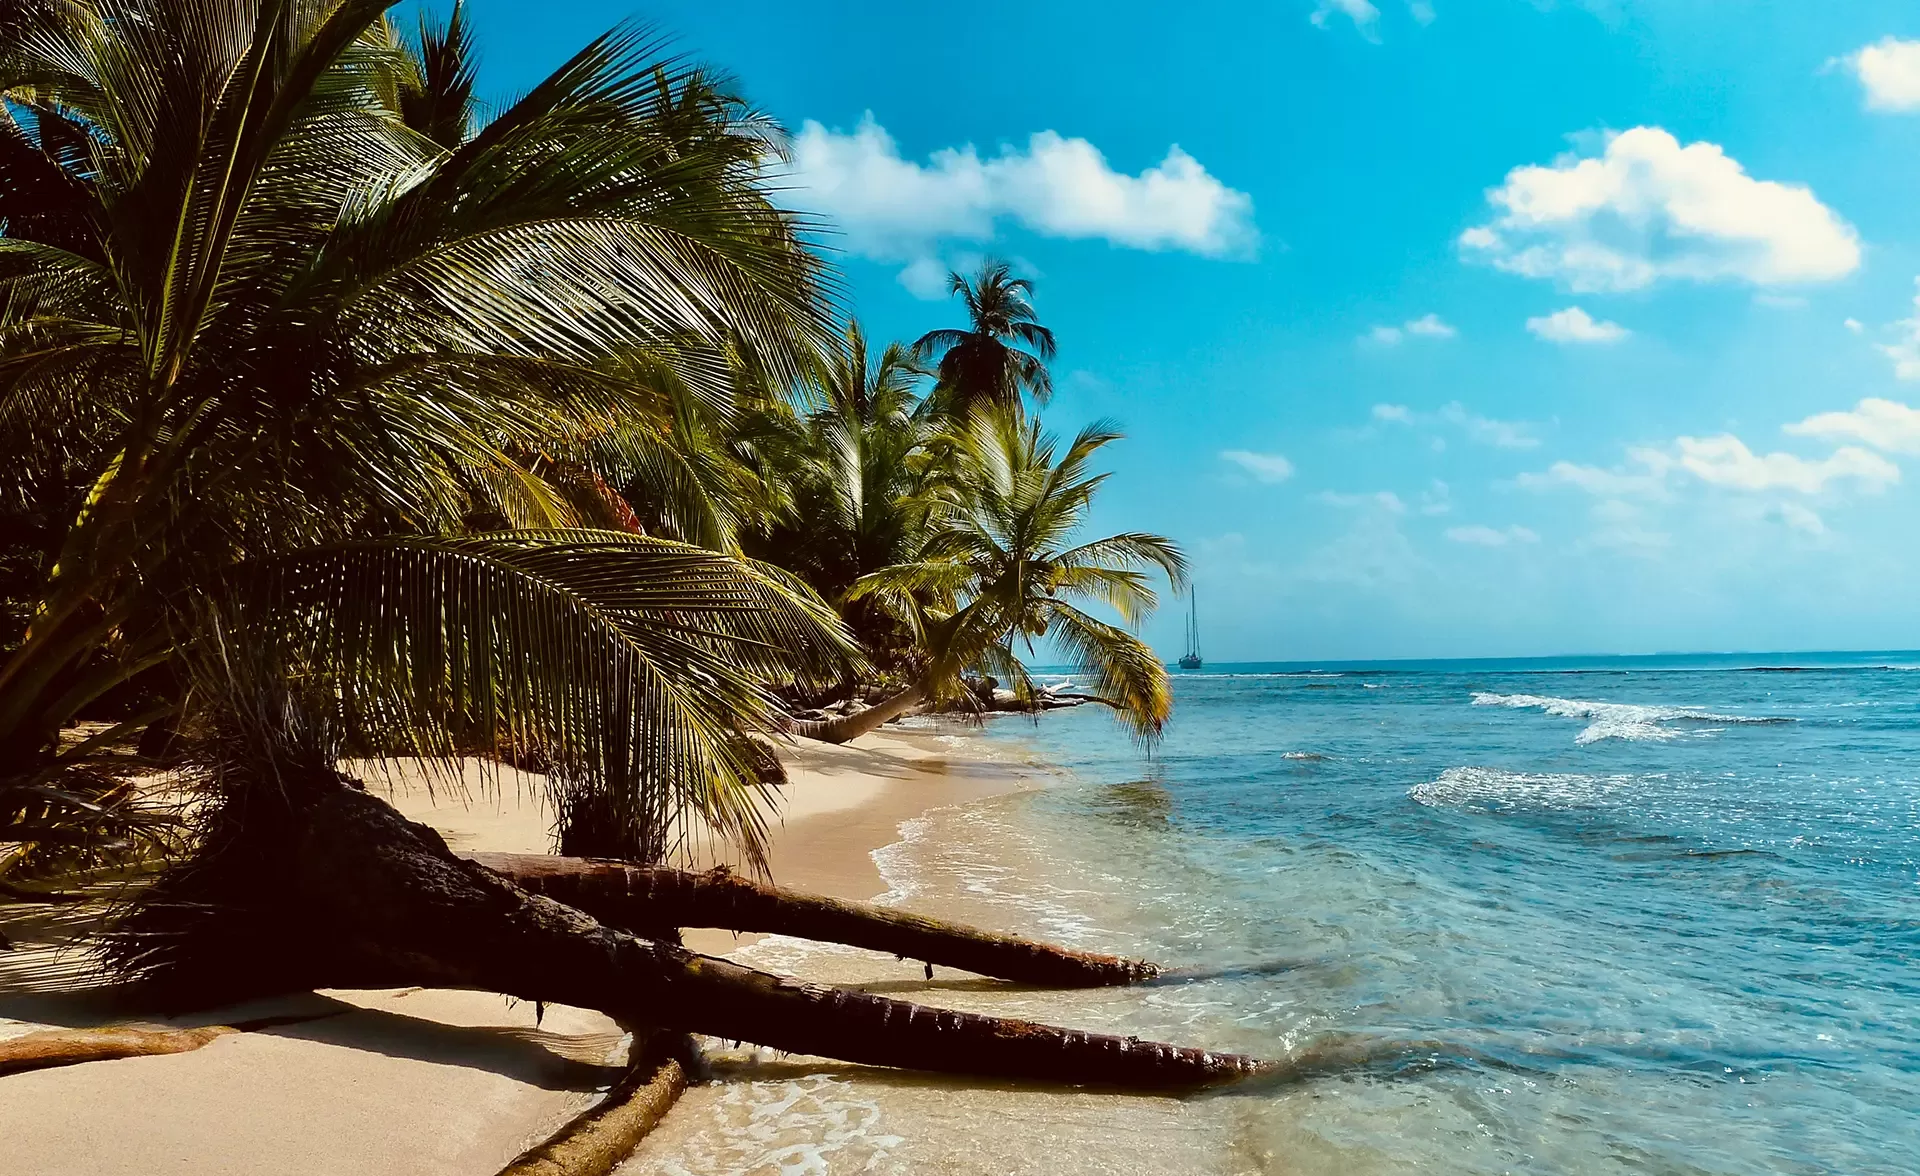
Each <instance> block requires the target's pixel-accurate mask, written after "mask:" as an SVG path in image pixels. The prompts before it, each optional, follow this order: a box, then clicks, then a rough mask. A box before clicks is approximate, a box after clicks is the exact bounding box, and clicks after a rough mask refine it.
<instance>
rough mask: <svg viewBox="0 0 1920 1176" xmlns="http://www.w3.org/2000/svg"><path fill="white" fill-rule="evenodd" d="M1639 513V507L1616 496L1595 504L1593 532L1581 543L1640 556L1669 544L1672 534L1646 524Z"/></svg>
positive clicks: (1583, 545)
mask: <svg viewBox="0 0 1920 1176" xmlns="http://www.w3.org/2000/svg"><path fill="white" fill-rule="evenodd" d="M1641 513H1642V512H1641V510H1640V508H1639V507H1637V506H1635V505H1633V504H1632V503H1630V502H1622V501H1621V500H1619V499H1617V498H1605V499H1602V500H1600V501H1599V502H1596V503H1594V504H1593V521H1594V524H1595V525H1594V529H1593V533H1592V534H1590V535H1588V536H1587V537H1586V538H1585V539H1584V540H1582V541H1581V544H1580V546H1582V547H1589V548H1591V547H1598V548H1603V549H1606V550H1609V551H1620V552H1626V553H1628V554H1631V555H1640V556H1650V555H1652V554H1654V553H1655V552H1658V551H1662V550H1664V549H1666V548H1668V547H1670V546H1672V545H1673V536H1671V535H1668V534H1667V533H1666V532H1664V531H1656V530H1654V529H1653V528H1651V527H1649V526H1647V525H1646V523H1645V522H1644V521H1642V518H1641Z"/></svg>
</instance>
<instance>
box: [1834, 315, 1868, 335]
mask: <svg viewBox="0 0 1920 1176" xmlns="http://www.w3.org/2000/svg"><path fill="white" fill-rule="evenodd" d="M1840 325H1841V326H1843V327H1845V328H1846V329H1847V330H1849V331H1852V332H1853V333H1854V334H1856V335H1861V334H1865V333H1866V330H1867V328H1866V326H1865V324H1863V323H1862V322H1861V321H1860V320H1859V319H1857V318H1850V319H1845V320H1843V321H1842V322H1841V324H1840Z"/></svg>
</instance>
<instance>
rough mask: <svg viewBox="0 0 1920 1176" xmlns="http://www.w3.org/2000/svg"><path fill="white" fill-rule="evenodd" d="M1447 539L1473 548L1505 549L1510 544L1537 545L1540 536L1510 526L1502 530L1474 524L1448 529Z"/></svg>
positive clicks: (1519, 527)
mask: <svg viewBox="0 0 1920 1176" xmlns="http://www.w3.org/2000/svg"><path fill="white" fill-rule="evenodd" d="M1447 538H1449V539H1451V540H1453V541H1454V542H1455V543H1467V544H1471V545H1472V546H1475V547H1505V546H1507V545H1508V544H1510V543H1538V542H1540V536H1538V535H1536V534H1534V533H1533V532H1532V531H1530V530H1528V529H1527V528H1525V527H1522V526H1518V525H1515V526H1511V527H1507V528H1505V529H1504V530H1501V529H1496V528H1494V527H1489V526H1486V525H1485V524H1483V523H1474V524H1473V525H1472V526H1467V527H1448V528H1447Z"/></svg>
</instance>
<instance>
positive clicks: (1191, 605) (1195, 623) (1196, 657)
mask: <svg viewBox="0 0 1920 1176" xmlns="http://www.w3.org/2000/svg"><path fill="white" fill-rule="evenodd" d="M1205 664H1206V662H1204V661H1202V660H1201V658H1200V594H1199V593H1198V592H1197V591H1195V590H1193V589H1188V590H1187V652H1186V653H1184V654H1182V655H1181V656H1180V668H1181V669H1183V670H1197V669H1199V668H1200V667H1201V666H1203V665H1205Z"/></svg>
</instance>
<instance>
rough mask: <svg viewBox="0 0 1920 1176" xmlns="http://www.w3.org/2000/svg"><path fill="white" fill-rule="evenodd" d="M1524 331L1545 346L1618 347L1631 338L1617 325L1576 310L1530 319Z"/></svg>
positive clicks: (1561, 311) (1576, 308)
mask: <svg viewBox="0 0 1920 1176" xmlns="http://www.w3.org/2000/svg"><path fill="white" fill-rule="evenodd" d="M1527 330H1529V331H1532V332H1533V333H1534V334H1535V335H1538V336H1539V337H1540V338H1542V339H1545V340H1546V341H1547V342H1549V343H1618V342H1619V341H1620V340H1622V339H1624V338H1626V337H1627V336H1628V335H1631V334H1633V332H1632V331H1629V330H1627V329H1626V328H1625V327H1623V326H1621V325H1620V324H1619V323H1614V322H1608V321H1607V320H1605V319H1595V318H1594V317H1593V316H1592V315H1590V314H1588V313H1587V312H1586V311H1584V310H1581V309H1580V308H1579V307H1577V306H1569V307H1567V308H1566V309H1565V310H1556V311H1554V312H1553V313H1552V314H1544V315H1539V316H1536V317H1534V318H1530V319H1528V320H1527Z"/></svg>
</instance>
